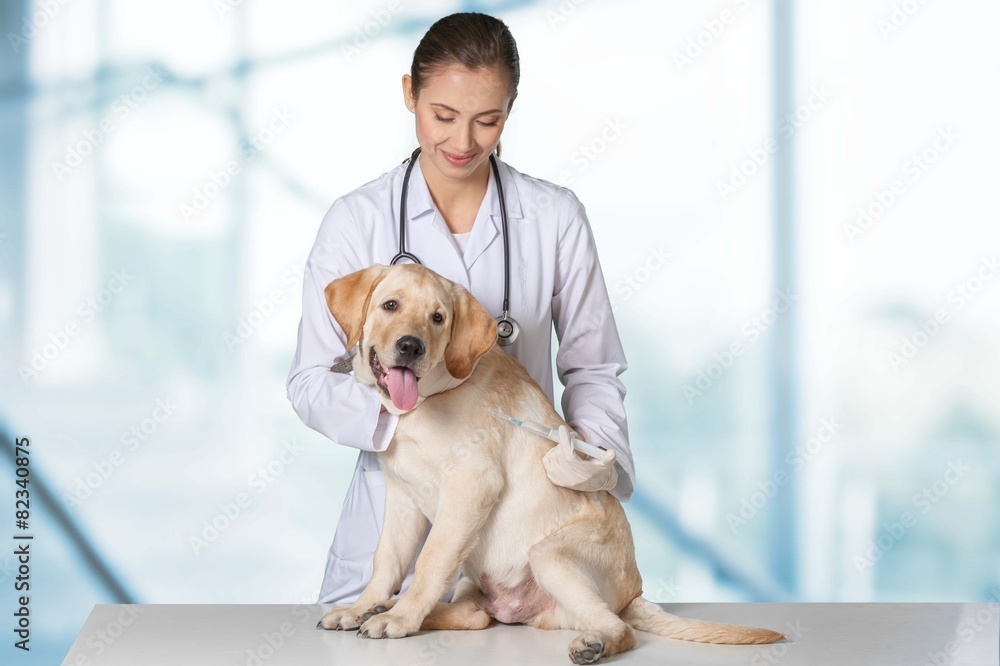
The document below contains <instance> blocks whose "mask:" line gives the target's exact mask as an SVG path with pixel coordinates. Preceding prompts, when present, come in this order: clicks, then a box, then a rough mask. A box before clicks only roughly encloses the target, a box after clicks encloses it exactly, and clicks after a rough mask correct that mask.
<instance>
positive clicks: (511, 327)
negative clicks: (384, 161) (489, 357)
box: [389, 148, 521, 347]
mask: <svg viewBox="0 0 1000 666" xmlns="http://www.w3.org/2000/svg"><path fill="white" fill-rule="evenodd" d="M419 154H420V148H417V149H416V150H414V151H413V154H412V155H410V157H409V158H407V161H408V162H409V163H410V164H409V166H407V167H406V175H405V176H403V191H402V193H401V194H400V197H399V253H398V254H397V255H396V256H395V257H393V258H392V261H391V262H389V264H390V265H394V264H395V263H396V262H397V261H399V260H400V259H409V260H410V261H413V262H414V263H417V264H419V263H420V260H419V259H417V258H416V256H414V255H412V254H410V253H409V252H407V251H406V195H407V192H408V191H409V190H408V188H409V185H410V172H411V171H413V164H414V163H415V162H416V161H417V155H419ZM490 165H491V166H492V167H493V177H494V179H495V180H496V183H497V197H499V199H500V220H501V221H502V223H503V314H501V315H500V316H499V317H497V318H496V321H497V344H499V345H500V346H501V347H506V346H507V345H510V344H512V343H513V342H514V340H516V339H517V334H518V333H519V332H520V331H521V327H520V326H518V325H517V322H516V321H514V318H513V317H511V316H510V246H509V244H508V241H507V204H506V203H505V202H504V198H503V186H502V185H501V184H500V169H499V168H498V167H497V161H496V160H495V159H494V158H493V154H492V153H490Z"/></svg>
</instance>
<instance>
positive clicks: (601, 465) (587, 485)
mask: <svg viewBox="0 0 1000 666" xmlns="http://www.w3.org/2000/svg"><path fill="white" fill-rule="evenodd" d="M580 439H583V438H582V437H580ZM581 455H584V454H580V453H578V452H577V451H576V449H574V448H573V442H572V439H571V431H570V429H569V428H568V427H566V426H565V425H561V426H559V443H558V444H556V445H555V446H553V447H552V448H551V449H550V450H549V452H548V453H546V454H545V457H544V458H542V464H543V465H545V473H546V475H548V477H549V481H551V482H552V483H554V484H555V485H557V486H563V487H564V488H570V489H572V490H582V491H588V492H589V491H594V490H611V489H612V488H614V487H615V486H616V485H617V484H618V471H617V470H616V469H615V452H614V451H611V450H609V451H608V452H607V454H606V455H605V456H604V457H603V458H601V459H597V458H591V457H589V456H587V457H586V458H581V457H580V456H581Z"/></svg>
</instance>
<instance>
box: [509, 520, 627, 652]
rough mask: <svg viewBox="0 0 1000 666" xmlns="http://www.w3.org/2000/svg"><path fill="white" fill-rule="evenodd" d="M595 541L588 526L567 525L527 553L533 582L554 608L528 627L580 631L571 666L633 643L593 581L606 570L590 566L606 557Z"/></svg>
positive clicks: (623, 625) (619, 649) (573, 646)
mask: <svg viewBox="0 0 1000 666" xmlns="http://www.w3.org/2000/svg"><path fill="white" fill-rule="evenodd" d="M599 538H600V537H599V536H597V535H595V534H594V525H593V523H592V522H588V523H582V522H581V523H570V524H568V525H566V526H564V527H563V528H562V529H560V530H559V531H557V532H556V533H555V534H553V535H551V536H549V537H546V538H545V539H543V540H542V541H539V542H538V543H536V544H535V545H534V546H532V547H531V549H530V550H529V551H528V560H529V562H530V563H531V571H532V575H533V576H534V577H535V582H537V583H538V585H539V587H541V588H542V589H543V590H545V592H547V593H548V594H549V595H551V596H552V597H553V598H554V599H555V600H556V602H557V604H558V605H557V606H556V608H554V609H551V610H548V611H545V612H543V613H542V615H540V616H539V617H537V618H536V619H535V621H533V622H531V623H530V624H532V625H534V626H536V627H538V628H540V629H573V628H583V629H584V632H583V633H582V634H580V635H579V636H577V637H576V638H575V639H573V641H572V642H571V643H570V644H569V658H570V659H571V660H572V661H573V663H575V664H591V663H593V662H595V661H597V660H598V659H600V658H602V657H607V656H610V655H613V654H618V653H619V652H625V651H627V650H631V649H632V648H633V647H635V642H636V638H635V631H634V630H633V629H632V627H631V626H630V625H629V624H628V623H626V622H624V621H623V620H622V619H621V618H619V617H618V615H617V614H616V613H615V611H614V609H612V607H611V606H609V604H608V601H607V600H606V599H605V598H604V597H603V596H602V593H601V590H600V589H599V586H598V584H597V581H596V580H595V578H596V577H598V576H604V575H605V572H603V571H601V570H600V569H604V568H605V567H604V566H602V565H601V564H600V563H595V562H594V561H593V560H594V558H595V557H602V556H603V557H606V553H607V549H606V548H602V546H601V545H600V544H599V543H597V541H598V539H599ZM602 551H603V552H602ZM606 564H609V565H611V563H610V562H608V563H606ZM618 566H619V568H620V567H621V564H618ZM595 569H598V570H597V571H595ZM605 592H607V591H605ZM615 603H617V600H616V601H615ZM560 611H564V612H565V613H568V615H569V616H570V617H569V618H566V617H565V614H564V613H561V612H560ZM561 616H562V617H563V619H560V617H561ZM574 619H575V620H576V621H575V622H573V620H574Z"/></svg>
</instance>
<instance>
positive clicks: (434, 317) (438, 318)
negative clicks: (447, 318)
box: [431, 312, 444, 324]
mask: <svg viewBox="0 0 1000 666" xmlns="http://www.w3.org/2000/svg"><path fill="white" fill-rule="evenodd" d="M431 321H433V322H434V323H435V324H440V323H441V322H443V321H444V315H442V314H441V313H440V312H435V313H434V314H432V315H431Z"/></svg>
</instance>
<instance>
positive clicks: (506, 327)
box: [497, 312, 521, 347]
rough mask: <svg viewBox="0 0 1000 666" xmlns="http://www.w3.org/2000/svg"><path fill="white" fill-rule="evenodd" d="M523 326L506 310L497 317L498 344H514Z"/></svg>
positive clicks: (504, 345) (503, 345)
mask: <svg viewBox="0 0 1000 666" xmlns="http://www.w3.org/2000/svg"><path fill="white" fill-rule="evenodd" d="M520 332H521V327H520V326H518V325H517V322H516V321H514V320H513V319H512V318H511V317H510V315H508V314H507V313H506V312H505V313H503V314H502V315H500V316H499V317H497V344H498V345H500V346H501V347H506V346H508V345H511V344H514V340H516V339H517V334H518V333H520Z"/></svg>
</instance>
